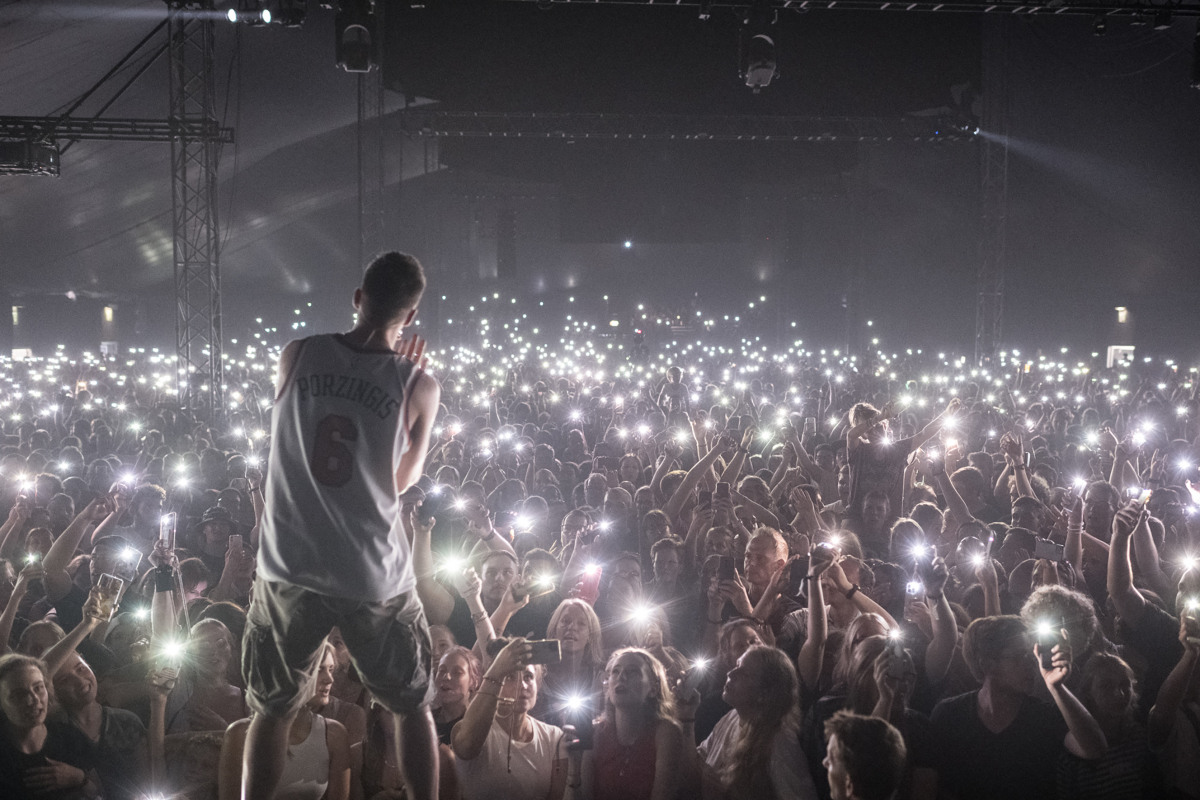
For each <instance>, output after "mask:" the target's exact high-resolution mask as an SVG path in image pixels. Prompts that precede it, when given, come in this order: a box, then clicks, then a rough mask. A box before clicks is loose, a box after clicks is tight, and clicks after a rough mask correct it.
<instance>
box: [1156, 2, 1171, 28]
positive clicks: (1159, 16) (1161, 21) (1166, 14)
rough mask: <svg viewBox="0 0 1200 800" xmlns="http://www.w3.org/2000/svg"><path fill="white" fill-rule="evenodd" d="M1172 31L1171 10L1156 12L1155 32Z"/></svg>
mask: <svg viewBox="0 0 1200 800" xmlns="http://www.w3.org/2000/svg"><path fill="white" fill-rule="evenodd" d="M1170 29H1171V9H1169V8H1160V9H1159V10H1158V11H1156V12H1154V30H1156V31H1168V30H1170Z"/></svg>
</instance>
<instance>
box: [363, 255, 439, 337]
mask: <svg viewBox="0 0 1200 800" xmlns="http://www.w3.org/2000/svg"><path fill="white" fill-rule="evenodd" d="M424 291H425V270H424V269H422V268H421V263H420V262H419V261H417V259H416V258H415V257H413V256H410V255H408V254H407V253H397V252H395V251H392V252H388V253H382V254H380V255H378V256H376V257H375V259H374V260H373V261H372V262H371V263H370V264H369V265H368V266H367V270H366V272H364V273H363V279H362V293H363V297H362V303H361V306H360V309H359V310H360V311H361V312H362V315H363V317H364V318H366V319H367V320H368V321H370V322H373V323H376V324H381V325H382V324H386V323H389V322H391V321H392V320H394V319H395V318H396V317H397V316H399V315H400V313H401V312H404V311H409V310H411V309H414V308H416V307H417V303H418V302H419V301H420V299H421V293H422V292H424Z"/></svg>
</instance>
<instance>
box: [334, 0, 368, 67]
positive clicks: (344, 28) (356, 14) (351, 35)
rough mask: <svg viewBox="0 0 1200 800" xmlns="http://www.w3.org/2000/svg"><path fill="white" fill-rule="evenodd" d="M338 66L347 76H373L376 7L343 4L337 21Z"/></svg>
mask: <svg viewBox="0 0 1200 800" xmlns="http://www.w3.org/2000/svg"><path fill="white" fill-rule="evenodd" d="M334 28H335V30H336V33H337V40H336V42H335V51H336V54H337V65H338V66H339V67H341V68H342V69H344V70H346V72H370V71H371V68H372V67H374V66H376V65H377V64H376V57H375V54H376V46H375V38H374V34H373V31H374V29H375V3H374V2H373V1H372V0H343V2H342V3H341V5H340V6H339V7H338V12H337V17H336V18H335V21H334Z"/></svg>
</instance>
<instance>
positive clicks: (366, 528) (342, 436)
mask: <svg viewBox="0 0 1200 800" xmlns="http://www.w3.org/2000/svg"><path fill="white" fill-rule="evenodd" d="M417 374H418V373H417V371H416V370H415V369H414V368H413V365H412V363H411V362H409V361H408V360H406V359H403V358H401V357H400V356H398V355H396V354H395V353H392V352H390V351H388V352H384V351H377V350H363V349H360V348H357V347H354V346H353V345H350V344H349V343H347V342H346V341H345V340H344V339H343V338H342V337H341V336H340V335H322V336H312V337H309V338H307V339H303V340H301V344H300V348H299V352H298V354H297V356H296V359H295V363H294V364H293V365H292V368H291V372H290V374H289V375H288V376H287V378H286V383H285V384H284V385H283V386H281V387H280V388H279V390H278V392H279V396H278V398H277V399H276V402H275V408H274V413H273V414H272V418H271V458H270V460H269V463H268V466H267V478H266V493H265V495H266V496H265V500H266V508H265V511H264V514H263V519H262V524H261V536H260V546H259V551H258V574H259V575H260V576H261V577H262V578H263V579H264V580H268V581H284V582H287V583H292V584H295V585H297V586H301V587H303V588H306V589H309V590H311V591H314V592H317V593H318V594H323V595H329V596H333V597H342V598H348V599H353V600H363V601H371V602H378V601H382V600H387V599H389V598H392V597H395V596H396V595H398V594H401V593H402V592H406V591H410V590H411V589H413V588H414V587H415V586H416V580H415V579H414V577H413V572H412V563H411V558H410V550H409V544H408V538H407V537H406V536H405V535H404V531H403V529H402V528H401V524H400V500H399V495H398V492H397V489H396V466H397V464H398V462H399V460H400V457H401V456H402V455H403V454H404V453H405V451H406V450H407V449H408V444H409V442H408V427H409V421H408V417H409V414H408V396H409V394H410V392H411V390H412V382H413V380H414V379H415V377H416V376H417Z"/></svg>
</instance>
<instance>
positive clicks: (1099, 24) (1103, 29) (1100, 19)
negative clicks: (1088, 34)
mask: <svg viewBox="0 0 1200 800" xmlns="http://www.w3.org/2000/svg"><path fill="white" fill-rule="evenodd" d="M1106 33H1108V22H1106V21H1105V19H1104V15H1103V14H1097V15H1096V21H1095V22H1093V23H1092V35H1093V36H1103V35H1104V34H1106Z"/></svg>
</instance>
